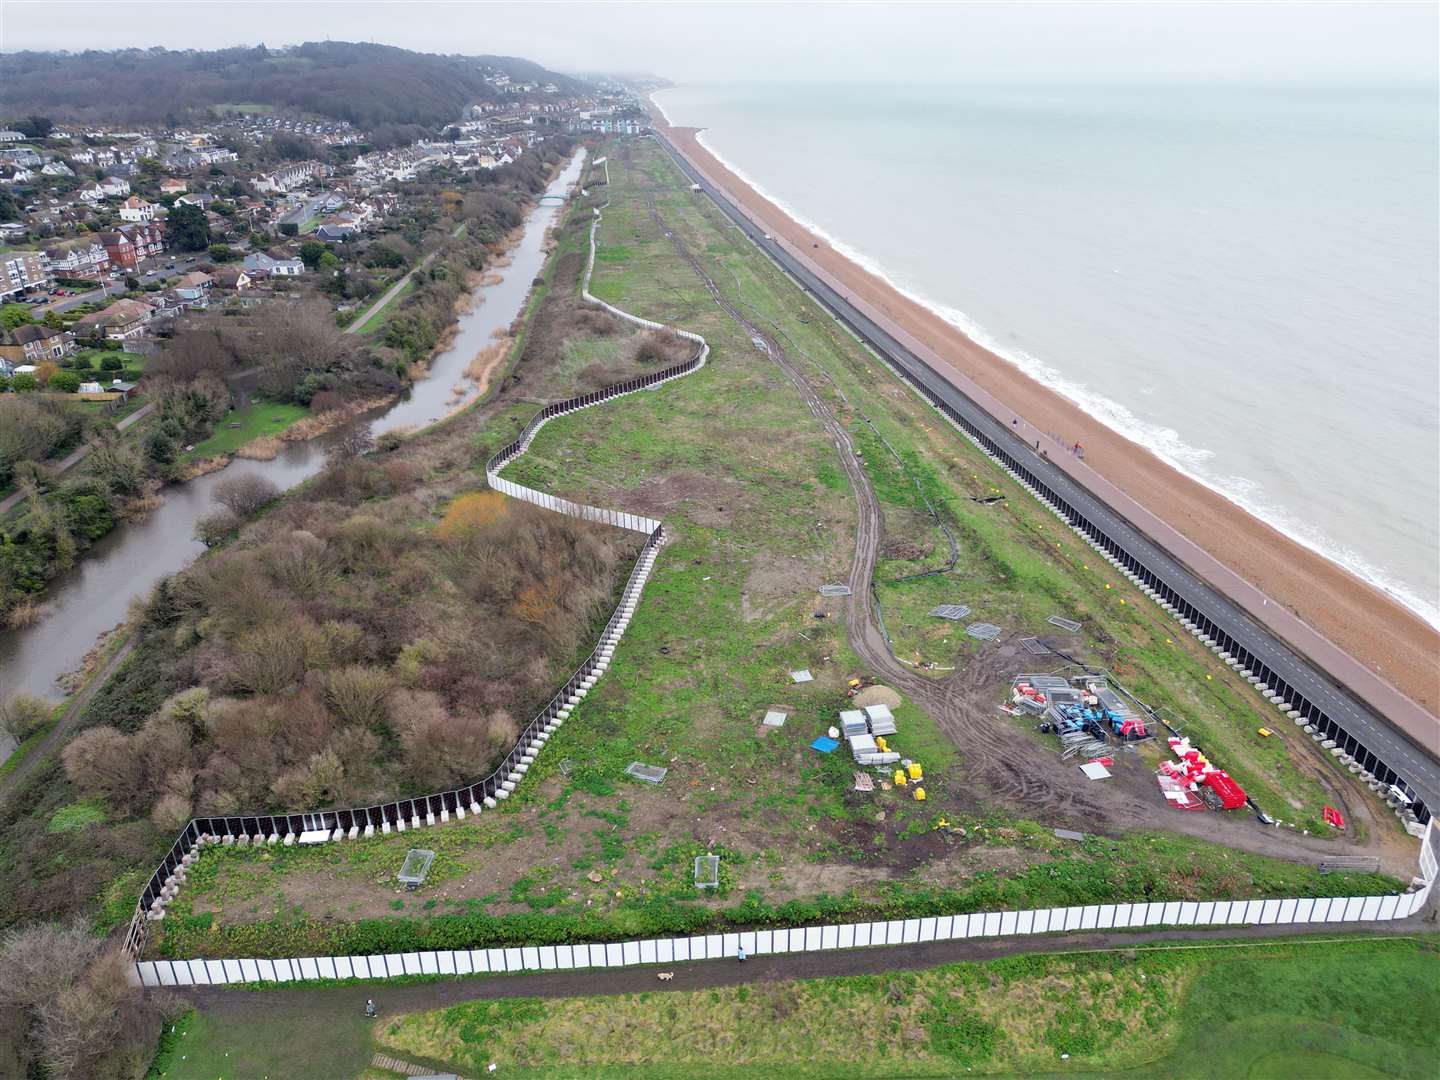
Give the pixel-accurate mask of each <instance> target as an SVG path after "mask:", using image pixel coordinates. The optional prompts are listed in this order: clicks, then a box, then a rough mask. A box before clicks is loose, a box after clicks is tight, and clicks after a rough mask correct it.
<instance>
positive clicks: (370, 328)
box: [356, 277, 416, 334]
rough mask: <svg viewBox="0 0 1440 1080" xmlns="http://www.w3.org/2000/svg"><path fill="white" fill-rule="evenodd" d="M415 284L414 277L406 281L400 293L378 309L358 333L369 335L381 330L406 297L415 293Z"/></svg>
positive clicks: (361, 326)
mask: <svg viewBox="0 0 1440 1080" xmlns="http://www.w3.org/2000/svg"><path fill="white" fill-rule="evenodd" d="M415 284H416V282H415V279H414V278H413V277H412V278H410V279H409V280H408V281H406V282H405V284H404V286H403V287H402V288H401V289H400V291H399V292H397V293H396V294H395V295H394V296H392V297H391V298H390V299H389V300H387V301H386V302H385V305H384V306H383V307H381V308H380V309H378V310H377V311H376V312H375V313H374V314H372V315H371V316H370V317H369V318H368V319H366V320H365V321H364V322H363V323H362V324H361V325H360V329H359V330H357V331H356V333H358V334H369V333H373V332H374V331H376V330H379V329H380V327H382V326H384V325H385V320H386V319H388V318H389V317H390V313H391V312H393V311H394V310H395V309H396V308H397V307H399V306H400V301H402V300H404V299H405V297H407V296H409V295H410V294H411V293H412V292H414V291H415Z"/></svg>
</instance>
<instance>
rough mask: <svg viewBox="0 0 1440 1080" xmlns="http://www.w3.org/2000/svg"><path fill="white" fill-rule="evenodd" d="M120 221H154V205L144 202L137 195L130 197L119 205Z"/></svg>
mask: <svg viewBox="0 0 1440 1080" xmlns="http://www.w3.org/2000/svg"><path fill="white" fill-rule="evenodd" d="M120 220H121V221H154V220H155V204H154V203H152V202H146V201H145V200H144V199H142V198H140V196H139V195H131V196H130V197H129V198H128V199H126V200H125V201H124V202H123V203H121V204H120Z"/></svg>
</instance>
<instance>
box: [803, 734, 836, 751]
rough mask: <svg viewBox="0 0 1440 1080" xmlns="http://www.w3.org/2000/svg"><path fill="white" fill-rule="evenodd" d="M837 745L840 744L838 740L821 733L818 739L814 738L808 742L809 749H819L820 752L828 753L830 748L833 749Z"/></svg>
mask: <svg viewBox="0 0 1440 1080" xmlns="http://www.w3.org/2000/svg"><path fill="white" fill-rule="evenodd" d="M839 745H840V744H839V743H838V742H836V741H835V740H834V739H832V738H830V737H829V736H828V735H821V736H820V737H819V738H818V739H816V740H815V741H814V742H812V743H811V744H810V749H812V750H819V751H820V753H822V754H828V753H830V751H831V750H834V749H835V748H836V747H837V746H839Z"/></svg>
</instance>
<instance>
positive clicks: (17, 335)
mask: <svg viewBox="0 0 1440 1080" xmlns="http://www.w3.org/2000/svg"><path fill="white" fill-rule="evenodd" d="M74 348H75V335H74V334H71V333H70V332H68V331H66V330H53V329H51V328H50V327H48V326H46V325H45V324H44V323H26V324H25V325H24V326H17V327H15V329H13V330H11V331H10V332H9V333H7V334H6V335H5V336H4V339H3V340H0V356H3V357H5V359H7V360H9V361H11V362H12V363H15V364H22V363H23V364H39V363H42V362H44V361H46V360H59V359H60V358H61V357H62V356H65V355H66V354H68V353H70V352H71V351H72V350H73V349H74Z"/></svg>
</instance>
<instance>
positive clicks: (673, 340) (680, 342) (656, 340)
mask: <svg viewBox="0 0 1440 1080" xmlns="http://www.w3.org/2000/svg"><path fill="white" fill-rule="evenodd" d="M688 355H689V346H688V345H687V344H686V342H685V340H684V339H683V338H681V337H679V336H678V335H676V334H675V332H674V331H673V330H651V331H650V332H649V333H648V334H646V335H645V336H644V337H642V338H641V339H640V344H639V345H637V346H636V347H635V359H637V360H639V361H640V362H641V363H646V364H678V363H679V362H680V361H682V360H684V359H685V358H686V357H687V356H688Z"/></svg>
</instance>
